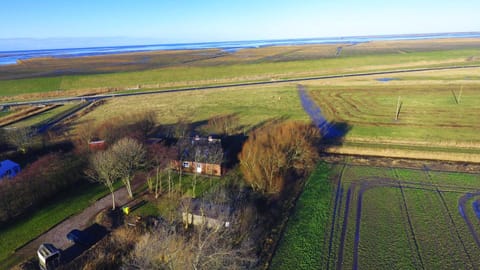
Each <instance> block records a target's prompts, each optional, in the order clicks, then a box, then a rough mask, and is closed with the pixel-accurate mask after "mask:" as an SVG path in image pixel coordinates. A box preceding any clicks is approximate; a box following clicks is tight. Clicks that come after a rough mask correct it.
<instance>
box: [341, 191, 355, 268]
mask: <svg viewBox="0 0 480 270" xmlns="http://www.w3.org/2000/svg"><path fill="white" fill-rule="evenodd" d="M353 189H355V183H352V184H351V185H350V187H349V188H348V190H347V197H346V199H345V211H344V213H343V224H342V233H341V234H340V244H339V245H338V258H337V270H340V269H342V264H343V250H344V245H345V237H346V235H347V226H348V213H349V211H350V201H351V199H352V190H353Z"/></svg>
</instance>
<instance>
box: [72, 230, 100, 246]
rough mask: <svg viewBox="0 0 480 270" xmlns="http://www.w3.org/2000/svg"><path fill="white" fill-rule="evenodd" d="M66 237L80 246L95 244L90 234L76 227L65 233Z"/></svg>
mask: <svg viewBox="0 0 480 270" xmlns="http://www.w3.org/2000/svg"><path fill="white" fill-rule="evenodd" d="M67 239H68V240H70V241H72V242H73V243H75V244H80V245H82V246H87V247H89V246H91V245H93V244H95V240H94V239H93V237H92V236H91V235H90V234H88V233H86V232H84V231H80V230H77V229H74V230H72V231H70V232H69V233H68V234H67Z"/></svg>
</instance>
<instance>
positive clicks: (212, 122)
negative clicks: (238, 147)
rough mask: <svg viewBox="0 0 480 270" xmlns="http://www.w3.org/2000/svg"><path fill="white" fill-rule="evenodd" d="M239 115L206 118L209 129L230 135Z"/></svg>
mask: <svg viewBox="0 0 480 270" xmlns="http://www.w3.org/2000/svg"><path fill="white" fill-rule="evenodd" d="M238 121H239V117H238V115H236V114H228V115H219V116H214V117H212V118H210V119H209V120H208V126H209V128H210V130H211V131H213V132H216V133H218V134H223V135H230V134H232V132H233V131H234V130H235V129H236V128H237V127H238Z"/></svg>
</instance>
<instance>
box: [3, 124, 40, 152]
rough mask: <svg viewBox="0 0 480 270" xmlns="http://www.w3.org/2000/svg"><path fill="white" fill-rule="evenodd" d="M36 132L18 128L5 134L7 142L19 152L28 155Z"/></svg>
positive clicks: (26, 128) (30, 129)
mask: <svg viewBox="0 0 480 270" xmlns="http://www.w3.org/2000/svg"><path fill="white" fill-rule="evenodd" d="M34 133H35V130H34V129H33V128H31V127H18V128H12V129H10V130H8V131H7V132H6V134H5V137H6V140H7V141H8V142H9V143H10V144H12V145H13V146H15V147H17V150H18V151H20V152H22V153H26V152H27V150H28V147H30V145H31V144H32V136H33V134H34Z"/></svg>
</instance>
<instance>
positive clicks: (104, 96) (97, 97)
mask: <svg viewBox="0 0 480 270" xmlns="http://www.w3.org/2000/svg"><path fill="white" fill-rule="evenodd" d="M479 67H480V65H468V66H446V67H433V68H412V69H399V70H390V71H376V72H363V73H348V74H336V75H324V76H314V77H304V78H292V79H280V80H273V81H257V82H245V83H237V84H235V83H232V84H223V85H211V86H201V87H184V88H176V89H175V88H174V89H163V90H150V91H140V92H133V93H120V94H102V95H95V96H87V97H85V96H84V97H64V98H54V99H45V100H35V101H24V102H8V103H0V107H4V108H6V107H12V106H23V105H39V104H59V103H65V102H72V101H95V100H101V99H108V98H119V97H128V96H140V95H152V94H165V93H176V92H189V91H205V90H211V89H220V88H232V87H244V86H256V85H273V84H280V83H295V82H303V81H315V80H327V79H339V78H349V77H366V76H372V75H387V74H401V73H414V72H424V71H435V70H455V69H469V68H479Z"/></svg>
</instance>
